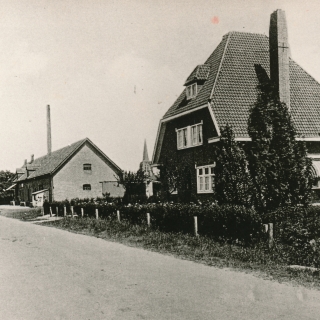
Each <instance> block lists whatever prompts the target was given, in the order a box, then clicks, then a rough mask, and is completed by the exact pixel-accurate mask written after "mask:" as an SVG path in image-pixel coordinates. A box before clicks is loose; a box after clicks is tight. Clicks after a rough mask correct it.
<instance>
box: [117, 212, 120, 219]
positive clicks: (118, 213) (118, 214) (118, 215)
mask: <svg viewBox="0 0 320 320" xmlns="http://www.w3.org/2000/svg"><path fill="white" fill-rule="evenodd" d="M117 217H118V221H119V222H120V211H119V210H117Z"/></svg>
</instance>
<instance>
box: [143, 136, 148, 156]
mask: <svg viewBox="0 0 320 320" xmlns="http://www.w3.org/2000/svg"><path fill="white" fill-rule="evenodd" d="M142 161H149V156H148V149H147V141H146V139H144V148H143V159H142Z"/></svg>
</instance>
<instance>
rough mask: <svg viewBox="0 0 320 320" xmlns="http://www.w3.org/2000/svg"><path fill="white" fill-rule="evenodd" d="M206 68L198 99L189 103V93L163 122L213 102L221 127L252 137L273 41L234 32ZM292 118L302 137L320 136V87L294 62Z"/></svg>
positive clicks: (178, 102)
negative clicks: (251, 120)
mask: <svg viewBox="0 0 320 320" xmlns="http://www.w3.org/2000/svg"><path fill="white" fill-rule="evenodd" d="M205 64H208V65H210V73H209V76H208V79H207V81H206V82H205V83H204V85H203V86H202V88H201V90H200V92H199V93H198V95H197V96H196V97H195V98H193V99H191V100H186V98H185V90H184V91H183V92H182V94H181V95H180V97H179V98H178V99H177V100H176V102H175V103H174V104H173V105H172V107H171V108H169V110H168V111H167V112H166V114H165V115H164V117H163V119H166V118H169V117H171V116H174V115H178V114H179V113H182V112H185V111H189V110H192V109H194V108H197V107H200V106H203V105H205V104H206V103H207V102H208V101H209V100H210V99H211V106H212V111H213V113H214V115H215V118H216V120H217V123H218V126H219V127H223V126H225V125H226V124H227V123H228V124H229V125H231V126H232V127H233V129H234V131H235V134H236V136H238V137H248V133H247V122H248V117H249V108H250V107H251V106H252V105H253V104H254V103H255V101H256V99H257V95H258V89H257V86H258V84H259V82H258V77H257V73H256V66H261V67H262V68H263V69H264V70H265V71H266V73H267V75H268V76H270V72H269V39H268V37H267V36H265V35H261V34H253V33H242V32H230V33H228V34H227V35H225V36H224V37H223V38H222V41H221V42H220V44H219V45H218V47H217V48H216V49H215V50H214V52H213V53H212V54H211V56H210V57H209V59H208V60H207V61H206V63H205ZM290 94H291V115H292V118H293V121H294V123H295V126H296V129H297V131H298V134H300V135H302V136H304V137H315V136H316V137H318V136H319V133H320V84H319V83H318V82H317V81H315V80H314V79H313V78H312V77H311V76H310V75H309V74H308V73H307V72H306V71H304V70H303V69H302V68H301V67H300V66H298V65H297V63H295V62H294V61H293V60H291V59H290Z"/></svg>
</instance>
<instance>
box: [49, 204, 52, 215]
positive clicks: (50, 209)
mask: <svg viewBox="0 0 320 320" xmlns="http://www.w3.org/2000/svg"><path fill="white" fill-rule="evenodd" d="M49 210H50V217H52V208H51V206H50V207H49Z"/></svg>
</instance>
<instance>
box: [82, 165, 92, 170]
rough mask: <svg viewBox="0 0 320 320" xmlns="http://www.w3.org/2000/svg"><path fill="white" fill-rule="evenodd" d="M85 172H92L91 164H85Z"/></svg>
mask: <svg viewBox="0 0 320 320" xmlns="http://www.w3.org/2000/svg"><path fill="white" fill-rule="evenodd" d="M83 170H88V171H91V163H85V164H84V165H83Z"/></svg>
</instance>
